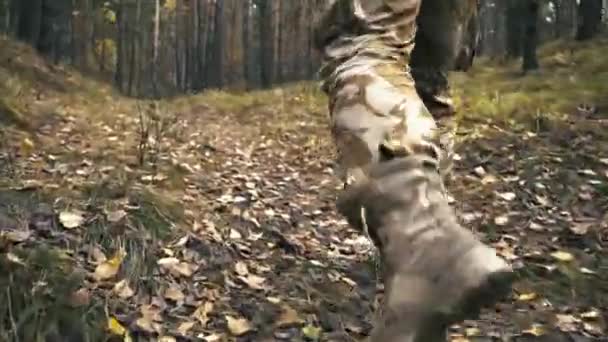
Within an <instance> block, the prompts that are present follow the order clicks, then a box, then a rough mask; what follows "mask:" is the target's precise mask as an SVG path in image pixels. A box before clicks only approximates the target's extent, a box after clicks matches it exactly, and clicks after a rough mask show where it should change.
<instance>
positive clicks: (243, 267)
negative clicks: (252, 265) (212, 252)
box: [234, 261, 249, 276]
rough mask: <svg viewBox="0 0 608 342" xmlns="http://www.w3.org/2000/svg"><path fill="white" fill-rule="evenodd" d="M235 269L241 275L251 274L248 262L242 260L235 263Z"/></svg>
mask: <svg viewBox="0 0 608 342" xmlns="http://www.w3.org/2000/svg"><path fill="white" fill-rule="evenodd" d="M234 270H235V272H236V274H238V275H240V276H246V275H247V274H249V269H248V268H247V264H245V263H244V262H242V261H239V262H237V263H236V264H235V265H234Z"/></svg>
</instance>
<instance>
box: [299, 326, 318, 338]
mask: <svg viewBox="0 0 608 342" xmlns="http://www.w3.org/2000/svg"><path fill="white" fill-rule="evenodd" d="M302 334H304V336H306V338H308V339H309V340H313V341H316V340H318V339H319V338H320V337H321V328H319V327H314V326H312V325H307V326H305V327H304V328H302Z"/></svg>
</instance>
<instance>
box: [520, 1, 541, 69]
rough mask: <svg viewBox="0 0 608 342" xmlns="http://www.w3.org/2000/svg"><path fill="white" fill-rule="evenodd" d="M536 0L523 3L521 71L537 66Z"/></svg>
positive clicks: (537, 7)
mask: <svg viewBox="0 0 608 342" xmlns="http://www.w3.org/2000/svg"><path fill="white" fill-rule="evenodd" d="M539 7H540V5H539V3H538V0H526V3H525V5H524V13H523V14H524V17H523V19H524V25H525V26H524V37H523V65H522V68H523V71H524V72H528V71H532V70H536V69H538V68H539V64H538V58H537V56H536V49H537V46H538V19H539V18H538V14H539Z"/></svg>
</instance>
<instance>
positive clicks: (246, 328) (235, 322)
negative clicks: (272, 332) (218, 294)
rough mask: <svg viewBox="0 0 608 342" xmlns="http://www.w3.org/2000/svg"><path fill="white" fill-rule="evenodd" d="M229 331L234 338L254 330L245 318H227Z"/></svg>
mask: <svg viewBox="0 0 608 342" xmlns="http://www.w3.org/2000/svg"><path fill="white" fill-rule="evenodd" d="M226 322H227V323H228V330H229V331H230V333H231V334H232V335H234V336H241V335H244V334H246V333H248V332H250V331H251V330H252V327H251V323H249V321H248V320H247V319H245V318H234V317H231V316H226Z"/></svg>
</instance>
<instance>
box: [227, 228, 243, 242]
mask: <svg viewBox="0 0 608 342" xmlns="http://www.w3.org/2000/svg"><path fill="white" fill-rule="evenodd" d="M228 237H229V238H230V239H231V240H240V239H242V238H243V235H241V233H239V231H238V230H236V229H230V235H229V236H228Z"/></svg>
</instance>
